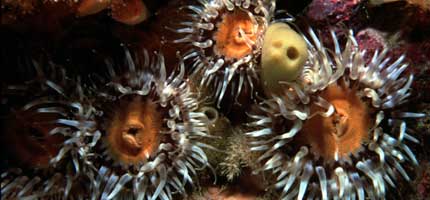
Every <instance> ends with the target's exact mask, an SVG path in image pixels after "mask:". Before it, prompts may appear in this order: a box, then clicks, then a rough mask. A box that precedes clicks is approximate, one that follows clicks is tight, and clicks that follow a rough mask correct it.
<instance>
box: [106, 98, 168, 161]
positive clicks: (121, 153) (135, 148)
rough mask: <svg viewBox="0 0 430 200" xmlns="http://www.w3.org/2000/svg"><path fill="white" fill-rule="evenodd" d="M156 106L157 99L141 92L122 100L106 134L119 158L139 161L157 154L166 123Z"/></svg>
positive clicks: (109, 145) (115, 156) (113, 151)
mask: <svg viewBox="0 0 430 200" xmlns="http://www.w3.org/2000/svg"><path fill="white" fill-rule="evenodd" d="M156 109H157V107H156V104H155V103H154V102H152V101H151V100H144V99H142V97H141V96H135V97H131V99H130V100H120V102H119V105H118V107H117V108H116V109H115V112H114V116H113V117H112V119H111V120H110V123H109V124H110V126H109V127H108V128H107V132H108V134H107V137H106V140H107V143H108V150H109V152H111V154H112V156H113V158H114V159H115V160H117V161H119V162H122V163H126V164H138V163H140V162H144V161H146V160H147V159H148V158H149V157H150V156H152V155H154V153H155V152H156V150H157V148H158V145H159V144H160V141H159V140H160V131H161V130H160V129H161V124H162V123H163V122H162V118H161V116H160V115H159V114H158V113H157V110H156Z"/></svg>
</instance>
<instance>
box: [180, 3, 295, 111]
mask: <svg viewBox="0 0 430 200" xmlns="http://www.w3.org/2000/svg"><path fill="white" fill-rule="evenodd" d="M198 2H199V5H186V6H183V7H181V8H180V10H181V11H184V12H185V15H186V20H187V21H183V22H179V25H178V26H179V27H178V28H174V29H172V30H173V31H174V32H176V33H179V34H183V35H185V36H184V37H183V38H180V39H177V40H174V42H175V43H185V44H187V45H188V46H189V50H187V51H186V53H185V54H184V59H185V60H187V61H191V63H192V64H191V69H190V71H191V74H193V75H199V76H198V77H201V79H199V80H200V85H201V86H205V87H207V88H209V89H211V90H212V91H213V94H214V98H215V100H216V102H217V105H218V107H220V104H221V101H222V100H223V98H224V96H226V95H231V96H230V97H231V98H232V101H231V102H233V101H235V102H236V101H237V98H238V96H239V95H241V93H242V92H245V91H248V92H250V93H249V94H252V93H253V90H254V87H256V86H255V84H257V83H258V77H259V75H258V73H257V71H258V65H259V64H258V63H259V58H260V56H261V48H262V44H263V36H264V33H265V31H266V29H267V27H268V26H269V24H271V23H273V22H279V21H285V20H287V21H288V20H290V18H282V19H278V20H275V19H274V17H275V1H272V0H270V1H263V0H236V1H230V0H200V1H198ZM251 96H252V95H251Z"/></svg>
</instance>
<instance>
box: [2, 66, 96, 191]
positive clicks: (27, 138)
mask: <svg viewBox="0 0 430 200" xmlns="http://www.w3.org/2000/svg"><path fill="white" fill-rule="evenodd" d="M34 67H35V69H36V72H37V74H36V78H35V79H34V80H32V81H28V82H26V83H25V84H23V85H8V86H6V87H5V88H4V91H5V92H4V96H3V97H2V100H3V102H7V103H6V104H7V106H8V108H9V109H11V111H10V112H9V113H8V114H7V116H6V117H5V118H4V121H2V123H3V125H4V126H3V127H4V129H3V135H2V143H3V145H2V148H4V152H6V153H7V157H6V160H3V161H2V162H5V169H4V173H3V174H2V175H1V177H2V182H1V193H2V198H8V199H9V198H19V199H22V198H53V197H54V196H55V197H56V198H60V199H67V198H69V197H71V196H72V195H70V196H69V194H70V191H71V190H72V186H73V185H74V181H75V180H76V179H77V177H78V175H79V172H80V169H79V168H80V167H79V163H80V161H81V160H84V159H82V155H85V154H86V152H87V151H86V149H88V148H86V149H82V148H81V147H82V145H79V144H80V143H79V142H80V141H78V140H77V139H79V138H80V137H78V136H79V134H84V133H82V130H84V128H83V125H87V126H89V127H92V126H91V123H89V124H88V123H86V121H85V114H84V113H82V112H81V111H82V110H83V109H82V108H81V105H80V104H79V103H77V102H74V101H73V99H75V98H76V100H78V99H79V98H78V96H79V95H77V94H78V93H79V92H78V91H80V87H77V88H74V87H75V86H76V85H79V84H74V82H73V81H71V80H69V79H68V78H67V77H66V76H65V71H64V69H63V68H62V67H60V66H56V65H52V64H51V65H49V67H40V66H39V64H38V63H36V62H34ZM66 82H67V84H66ZM74 89H76V90H74ZM73 91H75V92H76V93H74V92H73ZM22 95H23V96H22ZM23 98H24V99H23ZM28 99H30V100H28ZM21 101H23V102H26V103H25V105H23V106H19V105H16V104H20V103H17V102H21ZM78 125H79V127H78ZM82 137H83V136H82ZM64 158H66V159H64ZM2 171H3V170H2ZM74 196H79V194H77V195H74Z"/></svg>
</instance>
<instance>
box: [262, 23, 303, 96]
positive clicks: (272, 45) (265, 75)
mask: <svg viewBox="0 0 430 200" xmlns="http://www.w3.org/2000/svg"><path fill="white" fill-rule="evenodd" d="M307 57H308V51H307V45H306V42H305V40H304V39H303V37H302V36H300V35H299V34H298V33H297V32H295V31H294V30H293V29H291V28H290V27H289V26H288V25H287V24H284V23H274V24H272V25H270V26H269V27H268V29H267V31H266V33H265V35H264V43H263V50H262V55H261V68H262V69H261V79H262V81H263V84H264V88H265V90H266V92H268V93H280V92H282V90H283V88H287V87H286V86H285V85H282V84H279V82H280V81H284V82H291V81H294V80H295V79H296V78H297V77H298V76H299V74H300V72H301V71H302V69H303V65H304V64H305V62H306V59H307Z"/></svg>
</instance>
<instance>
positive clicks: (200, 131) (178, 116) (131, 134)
mask: <svg viewBox="0 0 430 200" xmlns="http://www.w3.org/2000/svg"><path fill="white" fill-rule="evenodd" d="M143 58H144V60H143V63H142V62H135V61H137V60H133V58H132V56H131V54H130V52H129V51H128V50H127V51H126V61H127V66H128V68H127V69H126V70H124V69H123V70H115V69H114V66H113V65H112V62H108V72H109V78H108V79H106V80H107V81H103V80H102V85H101V86H100V85H98V84H95V88H94V91H95V93H96V94H97V98H96V100H95V103H94V105H95V109H96V111H97V113H98V114H97V117H96V120H95V121H96V123H97V124H98V130H100V132H101V133H102V136H101V141H102V143H101V145H98V146H97V147H96V151H97V152H98V155H97V156H98V157H99V158H100V159H101V160H96V161H97V162H93V167H94V168H96V169H97V171H94V172H91V173H88V177H89V178H90V179H91V187H90V190H91V191H90V192H91V197H92V198H94V199H97V198H101V199H112V198H119V197H124V196H127V197H133V198H135V199H172V198H173V194H178V193H179V194H185V186H186V185H192V184H193V176H194V175H196V174H197V170H201V169H204V168H206V167H208V166H209V163H208V161H207V157H206V154H205V153H204V151H203V150H202V148H201V147H207V145H206V144H204V143H202V142H201V140H200V139H201V138H202V137H209V136H208V134H207V132H208V127H207V124H208V123H209V119H208V118H207V116H206V115H205V113H203V112H199V111H198V108H199V93H198V92H197V91H194V90H193V89H192V88H191V87H190V85H189V83H188V80H184V65H183V63H181V64H180V69H179V70H177V71H179V72H173V73H172V74H171V75H170V76H168V77H167V76H166V69H165V65H164V58H163V56H162V55H161V54H157V56H156V57H154V58H151V57H150V56H149V54H148V53H147V51H144V53H143ZM121 71H122V72H121ZM188 183H189V184H188Z"/></svg>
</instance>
